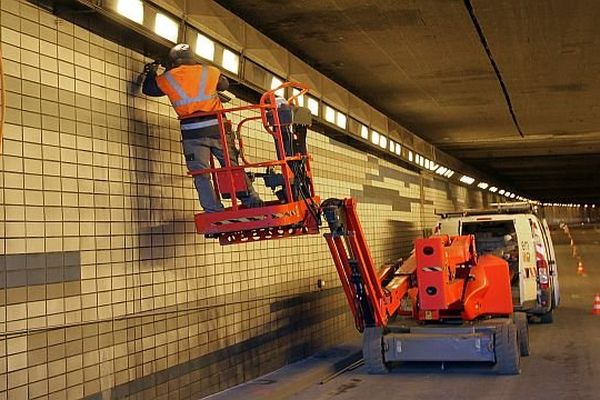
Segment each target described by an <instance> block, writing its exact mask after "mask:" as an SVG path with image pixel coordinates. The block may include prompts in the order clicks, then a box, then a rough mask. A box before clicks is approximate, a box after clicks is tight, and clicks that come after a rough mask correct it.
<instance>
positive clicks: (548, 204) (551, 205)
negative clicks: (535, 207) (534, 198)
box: [542, 203, 600, 208]
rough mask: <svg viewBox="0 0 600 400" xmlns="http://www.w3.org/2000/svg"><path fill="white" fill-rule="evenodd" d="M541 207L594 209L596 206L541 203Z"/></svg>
mask: <svg viewBox="0 0 600 400" xmlns="http://www.w3.org/2000/svg"><path fill="white" fill-rule="evenodd" d="M542 205H543V206H544V207H568V208H596V204H579V203H542ZM599 207H600V206H599Z"/></svg>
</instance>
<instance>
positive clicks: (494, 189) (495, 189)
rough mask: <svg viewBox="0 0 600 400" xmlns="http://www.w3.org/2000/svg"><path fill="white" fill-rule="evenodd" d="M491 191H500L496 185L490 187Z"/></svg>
mask: <svg viewBox="0 0 600 400" xmlns="http://www.w3.org/2000/svg"><path fill="white" fill-rule="evenodd" d="M489 191H490V192H492V193H496V192H497V191H498V188H497V187H496V186H491V187H490V188H489Z"/></svg>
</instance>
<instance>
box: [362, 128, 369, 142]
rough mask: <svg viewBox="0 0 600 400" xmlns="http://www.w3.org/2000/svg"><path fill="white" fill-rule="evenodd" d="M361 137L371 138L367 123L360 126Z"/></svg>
mask: <svg viewBox="0 0 600 400" xmlns="http://www.w3.org/2000/svg"><path fill="white" fill-rule="evenodd" d="M360 137H361V138H363V139H366V140H369V128H367V126H366V125H361V126H360Z"/></svg>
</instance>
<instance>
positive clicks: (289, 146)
mask: <svg viewBox="0 0 600 400" xmlns="http://www.w3.org/2000/svg"><path fill="white" fill-rule="evenodd" d="M280 89H288V90H289V89H295V92H296V93H295V95H293V96H291V97H290V98H289V99H287V100H285V99H282V98H280V97H278V96H276V95H275V92H277V91H278V90H280ZM307 91H308V88H307V87H306V86H305V85H302V84H300V83H292V82H287V83H285V84H283V85H282V86H280V87H278V88H275V89H273V90H271V91H268V92H266V93H265V94H264V95H263V96H262V97H261V99H260V103H259V104H257V105H250V106H245V107H238V108H230V109H226V110H222V111H219V112H217V113H216V114H217V116H218V119H219V125H220V131H221V141H222V144H223V149H224V153H225V160H226V165H224V166H221V167H220V168H216V167H214V163H213V164H211V165H212V166H213V167H212V168H210V169H206V170H200V171H191V172H190V174H191V175H193V176H194V175H197V174H206V173H210V174H211V175H212V178H213V182H215V190H216V192H217V195H218V196H220V197H221V198H225V199H230V200H231V206H230V207H227V208H226V209H225V211H223V212H219V213H210V214H207V213H199V214H196V216H195V222H196V227H197V231H198V232H199V233H202V234H204V235H206V236H207V237H210V238H217V239H219V242H220V243H221V244H222V245H229V244H235V243H245V242H253V241H260V240H271V239H278V238H285V237H290V236H299V235H304V234H316V233H318V232H319V226H320V225H321V219H322V218H324V220H325V221H326V223H327V225H328V228H329V232H328V233H325V234H324V237H325V239H326V241H327V244H328V246H329V250H330V251H331V255H332V258H333V262H334V264H335V267H336V269H337V272H338V275H339V277H340V281H341V283H342V287H343V289H344V293H345V295H346V298H347V300H348V305H349V307H350V310H351V311H352V314H353V315H354V320H355V325H356V328H357V329H358V331H360V332H362V333H363V356H364V359H365V364H366V366H367V369H368V371H369V372H370V373H385V372H387V371H388V370H389V368H390V366H391V365H392V364H393V363H395V362H404V361H439V362H446V361H467V362H484V363H487V364H489V365H490V366H491V367H492V369H493V370H495V371H496V372H497V373H500V374H518V373H519V372H520V368H519V365H520V356H521V355H523V356H525V355H528V354H529V341H528V328H527V318H526V315H525V314H524V313H514V314H513V304H512V297H511V291H510V281H509V269H508V264H507V263H506V261H504V260H503V259H501V258H499V257H495V256H492V255H484V256H478V255H477V252H476V249H475V241H474V237H473V236H472V235H466V236H454V237H450V236H445V235H442V236H432V237H429V238H423V239H416V240H415V249H414V251H413V253H412V255H411V256H410V257H409V258H408V259H407V260H406V261H402V260H399V261H397V262H394V263H390V264H387V265H385V266H384V267H383V268H381V269H379V268H377V266H376V264H375V263H374V261H373V258H372V256H371V252H370V250H369V246H368V244H367V241H366V237H365V234H364V232H363V230H362V227H361V224H360V220H359V217H358V214H357V207H356V201H355V200H354V199H328V200H325V201H324V202H323V203H321V204H320V203H319V201H320V199H319V197H318V196H316V195H315V191H314V187H313V179H312V174H311V170H310V159H311V158H310V155H309V153H308V151H307V148H306V143H305V139H306V132H307V127H308V126H309V125H310V120H311V117H310V112H309V111H308V110H307V109H305V108H303V107H300V106H299V104H298V98H299V96H302V95H303V94H305V93H306V92H307ZM242 110H248V111H254V112H256V115H255V116H252V117H247V118H245V119H242V120H241V122H239V124H238V125H237V128H236V129H235V137H232V132H233V131H234V130H233V129H228V127H227V120H226V119H225V117H224V115H225V113H227V112H233V111H242ZM252 120H260V121H261V123H262V126H263V128H264V130H265V132H266V133H267V134H268V135H270V137H271V138H272V139H273V141H274V145H275V154H276V156H277V159H276V160H272V161H264V162H255V163H251V162H249V161H248V160H247V158H246V157H245V155H244V152H243V149H244V147H243V138H242V136H241V127H242V126H243V125H244V124H245V123H247V122H248V121H252ZM232 141H233V142H234V143H235V142H237V146H239V148H240V151H241V155H242V157H241V158H242V162H241V163H240V165H239V166H233V165H231V163H230V161H229V151H230V148H229V146H228V144H229V145H231V143H232ZM257 168H266V172H265V173H255V172H254V173H253V172H251V171H249V170H250V169H257ZM246 176H250V177H252V178H256V177H260V178H263V179H264V181H265V184H266V185H267V186H268V187H270V188H271V189H272V190H273V192H274V193H275V194H276V195H277V200H273V201H270V202H267V203H265V205H264V207H259V208H244V207H243V206H242V205H240V204H238V199H239V197H240V196H242V195H244V194H245V193H247V190H248V188H247V180H246Z"/></svg>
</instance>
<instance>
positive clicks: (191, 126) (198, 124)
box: [181, 119, 219, 131]
mask: <svg viewBox="0 0 600 400" xmlns="http://www.w3.org/2000/svg"><path fill="white" fill-rule="evenodd" d="M213 125H219V120H217V119H211V120H208V121H200V122H191V123H189V124H181V130H182V131H189V130H191V129H200V128H206V127H207V126H213Z"/></svg>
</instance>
